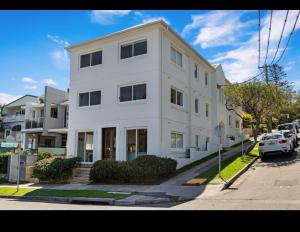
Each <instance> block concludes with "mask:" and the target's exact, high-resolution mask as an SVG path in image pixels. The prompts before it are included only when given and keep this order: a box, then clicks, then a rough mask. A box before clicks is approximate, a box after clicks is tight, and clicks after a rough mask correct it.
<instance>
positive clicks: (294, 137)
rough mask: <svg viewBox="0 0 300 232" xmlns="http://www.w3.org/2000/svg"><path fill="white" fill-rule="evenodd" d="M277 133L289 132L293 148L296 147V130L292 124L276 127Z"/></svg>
mask: <svg viewBox="0 0 300 232" xmlns="http://www.w3.org/2000/svg"><path fill="white" fill-rule="evenodd" d="M277 129H278V131H282V130H289V131H290V132H291V133H292V134H293V136H292V137H293V143H294V147H298V138H297V128H296V125H295V124H294V123H284V124H280V125H278V127H277Z"/></svg>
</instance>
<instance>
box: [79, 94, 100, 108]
mask: <svg viewBox="0 0 300 232" xmlns="http://www.w3.org/2000/svg"><path fill="white" fill-rule="evenodd" d="M100 104H101V91H100V90H97V91H92V92H86V93H79V107H83V106H95V105H100Z"/></svg>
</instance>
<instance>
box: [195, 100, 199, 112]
mask: <svg viewBox="0 0 300 232" xmlns="http://www.w3.org/2000/svg"><path fill="white" fill-rule="evenodd" d="M195 113H199V100H198V98H195Z"/></svg>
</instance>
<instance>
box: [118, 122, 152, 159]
mask: <svg viewBox="0 0 300 232" xmlns="http://www.w3.org/2000/svg"><path fill="white" fill-rule="evenodd" d="M129 130H135V145H136V149H135V159H136V158H137V148H138V145H137V144H138V136H137V131H138V130H147V151H146V155H148V144H149V143H148V138H149V137H148V135H149V134H148V128H147V127H127V128H125V136H124V137H125V156H126V160H128V159H127V145H128V144H127V143H128V139H127V131H129Z"/></svg>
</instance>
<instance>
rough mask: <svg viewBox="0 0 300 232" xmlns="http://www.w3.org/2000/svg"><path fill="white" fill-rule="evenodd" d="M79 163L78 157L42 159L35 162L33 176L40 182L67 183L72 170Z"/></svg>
mask: <svg viewBox="0 0 300 232" xmlns="http://www.w3.org/2000/svg"><path fill="white" fill-rule="evenodd" d="M79 161H80V158H79V157H74V158H70V159H63V158H54V157H51V158H46V159H42V160H39V161H37V162H36V165H35V168H34V171H33V176H34V177H36V178H38V179H39V180H40V181H42V182H43V181H44V182H67V180H68V179H69V178H70V177H71V176H72V169H73V168H74V167H75V166H76V164H77V163H78V162H79Z"/></svg>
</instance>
